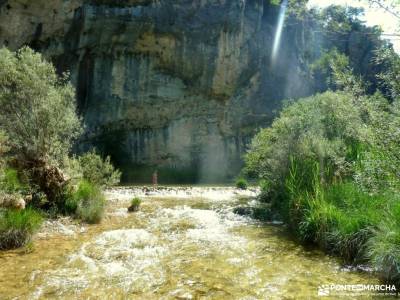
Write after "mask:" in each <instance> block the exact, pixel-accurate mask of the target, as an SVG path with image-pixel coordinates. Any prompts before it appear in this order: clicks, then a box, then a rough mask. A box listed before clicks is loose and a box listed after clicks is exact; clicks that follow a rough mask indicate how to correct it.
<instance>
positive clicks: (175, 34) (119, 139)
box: [0, 0, 311, 181]
mask: <svg viewBox="0 0 400 300" xmlns="http://www.w3.org/2000/svg"><path fill="white" fill-rule="evenodd" d="M266 3H267V1H264V0H192V1H189V0H182V1H172V0H154V1H150V0H147V1H144V0H142V1H117V0H115V1H111V0H108V1H107V0H103V1H95V0H92V1H85V0H54V1H44V0H35V1H29V0H8V1H7V0H6V1H5V0H0V44H3V45H6V46H8V47H10V48H12V49H16V48H18V47H20V46H21V45H23V44H28V45H31V46H32V47H34V48H36V49H38V50H40V51H41V52H43V53H44V54H45V55H46V56H47V57H49V58H51V59H52V60H53V61H54V62H55V64H56V65H57V67H58V68H59V70H60V71H65V70H68V71H70V73H71V78H72V81H73V83H74V84H75V86H76V88H77V97H78V106H79V111H80V113H81V114H82V116H83V120H84V123H85V126H86V135H85V138H84V139H83V140H82V141H81V144H80V149H86V148H89V147H91V146H96V147H97V148H98V149H99V150H100V151H102V152H103V153H105V154H110V155H111V156H112V158H113V160H114V162H115V163H117V165H118V166H119V167H120V168H121V169H122V170H123V171H125V176H126V179H127V180H135V179H138V178H137V177H135V176H137V174H136V173H139V172H136V171H137V170H139V171H140V172H141V173H142V174H145V175H144V176H147V174H146V171H145V169H147V170H154V169H155V168H158V169H159V171H160V172H161V176H162V173H163V172H167V171H168V172H169V173H170V175H171V174H172V175H176V176H178V177H175V178H176V179H178V180H179V179H189V180H196V179H197V180H199V179H200V180H207V181H218V180H222V179H224V178H226V177H229V176H233V175H235V174H236V172H237V171H238V169H239V168H240V165H241V155H242V154H243V152H244V150H245V146H246V143H247V142H248V141H249V139H250V138H251V136H252V135H253V134H254V133H255V130H256V128H257V127H259V126H260V125H261V126H262V125H266V124H267V123H268V122H269V121H270V120H271V118H272V116H273V114H274V111H275V110H276V109H277V108H278V107H279V103H280V101H281V100H282V99H283V98H287V97H292V96H302V95H306V94H308V93H309V92H310V89H311V87H310V86H308V83H307V82H308V81H307V78H305V77H304V76H305V75H304V74H305V71H304V68H303V66H302V58H301V54H300V52H299V51H297V48H296V47H297V46H296V45H295V44H294V43H293V40H291V39H292V38H293V36H294V35H293V34H292V35H287V36H285V35H284V40H283V41H282V48H281V51H280V56H279V62H278V63H276V64H274V65H275V67H274V68H273V67H272V65H271V62H270V56H271V48H272V42H273V36H274V24H275V23H276V15H277V14H276V9H277V8H276V7H273V6H270V5H268V4H266ZM289 41H290V43H289ZM286 44H287V45H289V44H290V45H291V46H290V47H289V46H285V45H286ZM293 45H294V46H293ZM289 83H290V84H289ZM179 176H181V177H179ZM161 179H162V177H161Z"/></svg>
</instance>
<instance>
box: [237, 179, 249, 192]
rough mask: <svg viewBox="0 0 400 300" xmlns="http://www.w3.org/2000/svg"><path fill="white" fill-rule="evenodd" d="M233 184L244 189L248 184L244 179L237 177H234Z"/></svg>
mask: <svg viewBox="0 0 400 300" xmlns="http://www.w3.org/2000/svg"><path fill="white" fill-rule="evenodd" d="M235 185H236V187H237V188H238V189H241V190H245V189H247V187H248V185H249V184H248V182H247V180H246V179H244V178H238V179H236V182H235Z"/></svg>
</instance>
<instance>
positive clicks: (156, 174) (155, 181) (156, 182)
mask: <svg viewBox="0 0 400 300" xmlns="http://www.w3.org/2000/svg"><path fill="white" fill-rule="evenodd" d="M157 184H158V171H157V170H155V171H154V173H153V186H154V187H156V186H157Z"/></svg>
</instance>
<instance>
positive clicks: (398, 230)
mask: <svg viewBox="0 0 400 300" xmlns="http://www.w3.org/2000/svg"><path fill="white" fill-rule="evenodd" d="M373 233H374V234H373V236H372V237H371V239H370V240H369V241H368V250H369V252H368V254H369V258H370V260H371V263H372V266H373V267H374V268H375V269H376V270H378V271H379V272H380V274H381V277H382V278H383V279H384V280H385V281H386V282H388V283H394V284H396V285H397V286H399V285H400V199H398V198H397V199H394V201H392V203H391V205H388V207H387V211H386V214H385V215H381V222H380V223H379V225H378V226H377V228H376V229H375V230H374V232H373Z"/></svg>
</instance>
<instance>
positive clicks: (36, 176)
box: [24, 159, 68, 208]
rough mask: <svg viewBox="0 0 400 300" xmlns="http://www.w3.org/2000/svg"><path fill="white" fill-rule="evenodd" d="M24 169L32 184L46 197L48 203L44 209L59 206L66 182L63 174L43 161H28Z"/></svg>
mask: <svg viewBox="0 0 400 300" xmlns="http://www.w3.org/2000/svg"><path fill="white" fill-rule="evenodd" d="M24 167H25V169H27V170H29V172H30V175H31V180H32V182H33V183H34V184H36V185H37V186H38V187H39V189H40V190H41V191H42V192H43V193H44V194H45V195H46V198H47V201H48V202H47V203H46V205H45V207H44V208H50V207H52V206H54V205H57V206H58V205H59V204H61V202H62V201H63V197H62V196H63V193H64V188H65V186H66V184H67V182H68V180H67V178H66V176H65V175H64V173H63V172H62V171H61V170H60V169H59V168H58V167H55V166H51V165H50V164H49V163H48V162H47V161H46V160H44V159H34V160H33V159H32V160H29V161H27V162H26V163H25V166H24Z"/></svg>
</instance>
